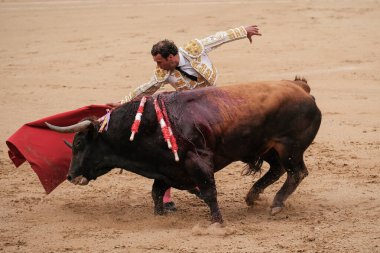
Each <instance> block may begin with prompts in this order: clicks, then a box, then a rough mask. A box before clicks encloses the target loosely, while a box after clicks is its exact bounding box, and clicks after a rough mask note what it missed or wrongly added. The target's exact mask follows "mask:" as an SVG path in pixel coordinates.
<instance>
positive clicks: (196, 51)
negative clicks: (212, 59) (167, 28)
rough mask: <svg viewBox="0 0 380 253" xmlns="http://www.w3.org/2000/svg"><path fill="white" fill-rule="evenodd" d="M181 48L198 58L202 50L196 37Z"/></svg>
mask: <svg viewBox="0 0 380 253" xmlns="http://www.w3.org/2000/svg"><path fill="white" fill-rule="evenodd" d="M182 49H183V50H184V51H185V53H186V54H187V55H189V56H190V57H192V58H198V57H199V56H200V55H201V54H202V53H203V51H204V47H203V45H202V43H200V42H199V41H198V40H197V39H194V40H190V41H189V42H188V43H186V44H185V45H184V46H183V48H182Z"/></svg>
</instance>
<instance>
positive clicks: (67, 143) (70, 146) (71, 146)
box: [63, 140, 73, 149]
mask: <svg viewBox="0 0 380 253" xmlns="http://www.w3.org/2000/svg"><path fill="white" fill-rule="evenodd" d="M63 142H64V143H65V144H66V146H68V147H69V148H71V149H72V148H73V144H72V143H70V142H69V141H66V140H63Z"/></svg>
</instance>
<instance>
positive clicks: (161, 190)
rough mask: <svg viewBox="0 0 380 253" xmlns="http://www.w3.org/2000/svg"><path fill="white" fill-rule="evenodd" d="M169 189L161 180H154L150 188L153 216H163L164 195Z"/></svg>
mask: <svg viewBox="0 0 380 253" xmlns="http://www.w3.org/2000/svg"><path fill="white" fill-rule="evenodd" d="M169 188H170V187H169V186H168V185H167V184H166V183H165V182H163V181H161V180H157V179H155V180H154V183H153V187H152V198H153V203H154V214H158V215H163V214H164V213H165V211H164V201H163V198H164V194H165V191H166V190H167V189H169Z"/></svg>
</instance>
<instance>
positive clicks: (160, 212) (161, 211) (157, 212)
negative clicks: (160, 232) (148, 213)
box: [154, 209, 166, 215]
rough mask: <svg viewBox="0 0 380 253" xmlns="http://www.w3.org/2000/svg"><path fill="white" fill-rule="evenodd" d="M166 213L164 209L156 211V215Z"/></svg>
mask: <svg viewBox="0 0 380 253" xmlns="http://www.w3.org/2000/svg"><path fill="white" fill-rule="evenodd" d="M165 213H166V212H165V210H164V209H154V215H164V214H165Z"/></svg>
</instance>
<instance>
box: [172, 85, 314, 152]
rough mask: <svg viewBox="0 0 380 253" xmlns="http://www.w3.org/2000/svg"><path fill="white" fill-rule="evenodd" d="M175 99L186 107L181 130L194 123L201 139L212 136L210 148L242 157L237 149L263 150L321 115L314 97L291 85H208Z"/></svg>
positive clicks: (183, 111)
mask: <svg viewBox="0 0 380 253" xmlns="http://www.w3.org/2000/svg"><path fill="white" fill-rule="evenodd" d="M176 99H177V102H178V103H179V104H180V106H182V107H183V108H182V113H183V115H182V117H181V119H182V122H181V123H180V124H182V126H181V127H186V126H188V125H194V126H196V127H197V128H198V129H200V130H201V131H202V138H203V137H206V139H207V137H209V139H208V141H209V145H218V144H220V143H223V145H221V146H224V147H227V148H228V147H232V150H230V151H228V152H231V153H233V152H234V151H236V152H237V153H239V154H243V153H244V152H241V150H233V149H234V147H238V146H240V147H243V150H245V149H247V150H249V149H251V148H252V147H253V146H254V147H255V148H257V149H258V150H260V149H261V148H262V147H263V146H265V145H266V144H265V143H264V142H265V141H267V140H269V139H271V138H277V137H279V136H281V135H286V134H289V135H291V134H292V133H291V131H293V133H294V134H296V132H297V131H298V128H304V127H307V125H310V124H311V122H312V121H313V117H317V114H318V112H319V110H318V108H317V107H316V104H315V101H314V99H313V97H312V96H311V95H310V94H309V93H308V92H307V91H305V89H303V88H302V87H300V86H299V85H297V84H295V83H294V82H292V81H277V82H257V83H250V84H241V85H233V86H223V87H210V88H205V89H198V90H192V91H189V92H183V93H180V94H179V95H178V97H177V98H176ZM184 105H185V106H184ZM314 115H315V116H314ZM299 119H305V120H302V122H301V121H300V120H299ZM288 124H289V125H288ZM298 125H299V126H298ZM292 127H293V128H292ZM218 146H220V145H218ZM226 152H227V151H226ZM243 155H244V154H243Z"/></svg>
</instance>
